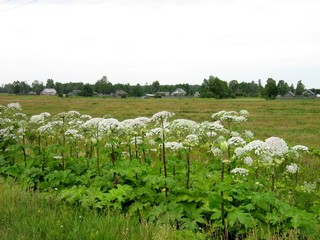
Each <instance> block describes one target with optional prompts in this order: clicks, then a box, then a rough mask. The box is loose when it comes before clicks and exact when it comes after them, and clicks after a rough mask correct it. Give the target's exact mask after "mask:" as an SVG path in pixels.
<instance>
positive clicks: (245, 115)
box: [239, 110, 249, 117]
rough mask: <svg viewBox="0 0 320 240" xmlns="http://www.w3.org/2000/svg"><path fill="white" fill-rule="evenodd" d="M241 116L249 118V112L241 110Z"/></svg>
mask: <svg viewBox="0 0 320 240" xmlns="http://www.w3.org/2000/svg"><path fill="white" fill-rule="evenodd" d="M239 114H240V115H241V116H244V117H248V116H249V112H248V111H247V110H240V111H239Z"/></svg>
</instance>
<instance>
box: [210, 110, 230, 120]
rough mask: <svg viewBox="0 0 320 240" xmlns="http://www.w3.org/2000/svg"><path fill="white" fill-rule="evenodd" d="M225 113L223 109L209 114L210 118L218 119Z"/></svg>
mask: <svg viewBox="0 0 320 240" xmlns="http://www.w3.org/2000/svg"><path fill="white" fill-rule="evenodd" d="M225 113H226V111H224V110H223V111H220V112H217V113H214V114H212V115H211V118H212V119H220V118H221V117H222V116H223V115H224V114H225Z"/></svg>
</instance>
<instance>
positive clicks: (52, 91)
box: [40, 88, 57, 95]
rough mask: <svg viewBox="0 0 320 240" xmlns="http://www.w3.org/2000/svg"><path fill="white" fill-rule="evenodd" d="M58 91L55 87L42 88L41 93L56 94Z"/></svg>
mask: <svg viewBox="0 0 320 240" xmlns="http://www.w3.org/2000/svg"><path fill="white" fill-rule="evenodd" d="M56 94H57V91H56V90H55V89H54V88H45V89H43V90H42V92H41V93H40V95H56Z"/></svg>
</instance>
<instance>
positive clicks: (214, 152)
mask: <svg viewBox="0 0 320 240" xmlns="http://www.w3.org/2000/svg"><path fill="white" fill-rule="evenodd" d="M211 153H212V155H213V156H214V157H215V158H222V157H223V152H222V150H221V149H220V148H216V147H212V148H211Z"/></svg>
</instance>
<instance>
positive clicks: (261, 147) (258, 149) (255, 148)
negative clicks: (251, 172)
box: [244, 140, 270, 156]
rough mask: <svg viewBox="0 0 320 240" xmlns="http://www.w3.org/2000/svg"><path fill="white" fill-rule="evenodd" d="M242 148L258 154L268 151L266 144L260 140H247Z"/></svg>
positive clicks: (267, 152)
mask: <svg viewBox="0 0 320 240" xmlns="http://www.w3.org/2000/svg"><path fill="white" fill-rule="evenodd" d="M244 149H245V151H246V152H254V153H255V154H256V155H258V156H260V155H264V154H269V153H270V149H269V147H268V145H267V144H266V143H265V142H263V141H261V140H254V141H252V142H249V143H248V144H247V145H246V146H244Z"/></svg>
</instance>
